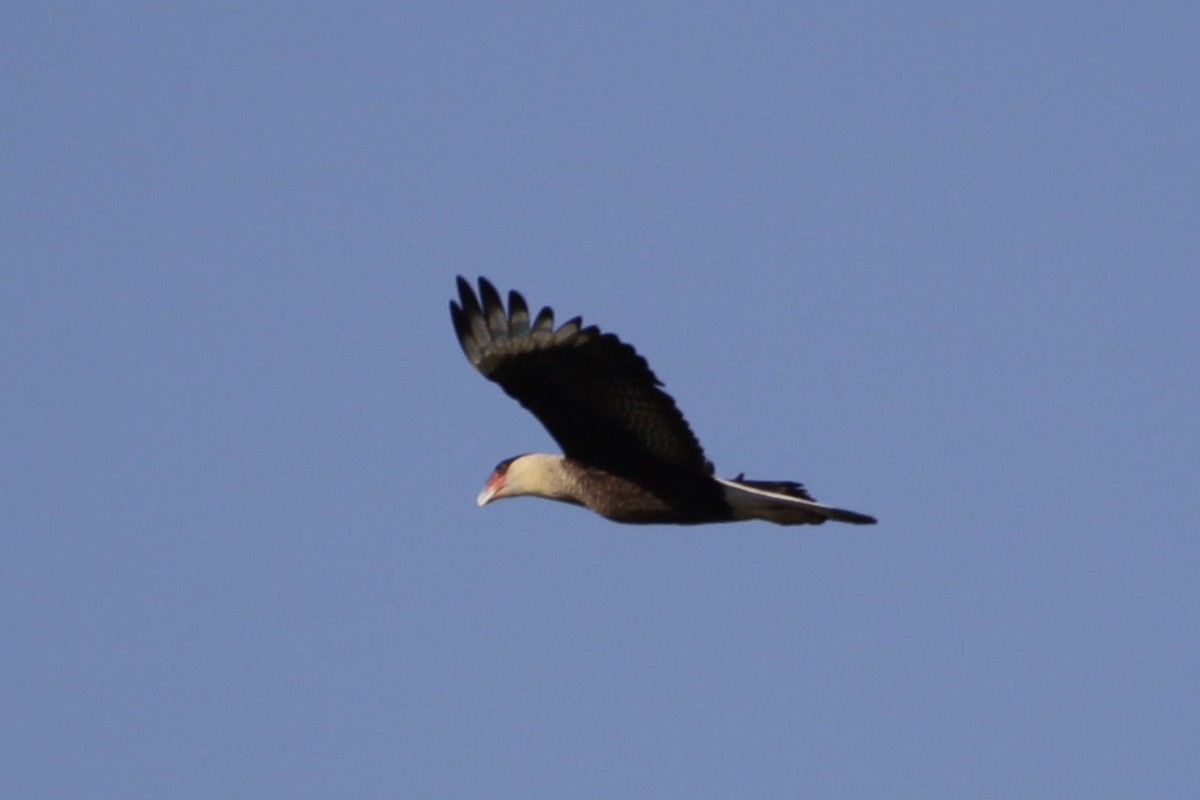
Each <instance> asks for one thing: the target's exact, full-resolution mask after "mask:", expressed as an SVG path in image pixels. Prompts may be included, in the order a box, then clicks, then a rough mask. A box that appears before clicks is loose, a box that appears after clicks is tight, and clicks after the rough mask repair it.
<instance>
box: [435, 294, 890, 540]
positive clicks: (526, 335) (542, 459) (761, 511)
mask: <svg viewBox="0 0 1200 800" xmlns="http://www.w3.org/2000/svg"><path fill="white" fill-rule="evenodd" d="M457 287H458V302H455V301H454V300H451V301H450V316H451V319H452V320H453V323H454V331H455V333H456V334H457V336H458V342H459V344H460V346H461V347H462V350H463V353H464V354H465V355H466V357H467V361H469V362H470V363H471V365H472V366H474V367H475V369H477V370H478V371H479V372H480V373H481V374H482V375H483V376H484V377H485V378H487V379H488V380H490V381H494V382H495V383H497V384H499V385H500V388H501V389H503V390H504V392H505V393H506V394H508V395H509V396H510V397H512V398H513V399H514V400H516V401H517V402H518V403H520V404H521V405H522V406H524V407H525V408H526V409H527V410H528V411H529V412H530V413H532V414H533V415H534V416H535V417H537V419H538V420H539V421H540V422H541V423H542V425H543V426H545V428H546V430H547V431H548V432H549V433H550V436H551V437H552V438H553V439H554V440H555V441H556V442H557V443H558V445H559V446H560V447H561V448H562V455H554V454H550V453H526V454H523V455H518V456H513V457H512V458H507V459H505V460H503V461H501V462H500V463H499V464H497V465H496V468H495V469H494V470H493V471H492V473H491V476H490V477H489V478H488V479H487V482H486V483H485V484H484V487H483V491H481V492H480V493H479V497H478V498H477V500H476V503H477V504H478V505H479V506H484V505H487V504H488V503H490V502H492V501H495V500H500V499H502V498H509V497H519V496H535V497H542V498H547V499H550V500H558V501H561V502H565V503H572V504H575V505H580V506H584V507H585V508H587V509H590V510H591V511H593V512H595V513H597V514H599V515H600V516H602V517H605V518H607V519H609V520H612V521H614V522H621V523H630V524H644V525H645V524H676V525H696V524H702V523H710V522H734V521H740V520H766V521H769V522H773V523H776V524H779V525H820V524H822V523H824V522H825V521H826V520H836V521H838V522H848V523H852V524H855V525H872V524H874V523H875V522H876V520H875V518H874V517H871V516H868V515H867V514H860V513H858V512H857V511H848V510H846V509H842V508H835V507H833V506H828V505H824V504H822V503H818V502H817V501H816V500H815V499H814V498H813V497H812V496H811V495H810V494H809V493H808V492H807V491H806V490H805V488H804V486H803V485H802V484H800V483H797V482H795V481H768V480H747V479H745V476H744V475H745V474H744V473H742V474H739V475H738V476H737V477H736V478H718V477H715V476H714V474H713V473H714V469H713V464H712V462H710V461H709V460H708V459H707V458H706V457H705V455H704V450H703V448H701V446H700V442H699V440H698V439H697V438H696V435H695V434H694V433H693V432H692V429H691V426H689V425H688V423H687V420H685V419H684V416H683V414H682V413H681V412H680V411H679V408H678V407H677V406H676V404H675V400H674V399H672V397H671V396H670V395H669V394H667V393H666V392H665V391H664V390H663V388H662V387H663V383H662V382H661V381H660V380H659V379H658V377H657V376H656V375H655V374H654V373H653V372H652V371H651V369H650V366H649V364H648V363H647V362H646V359H645V358H643V357H642V356H641V355H639V354H638V352H637V351H636V350H635V349H634V348H633V347H632V346H631V345H629V344H626V343H625V342H623V341H621V340H620V339H619V338H617V336H616V335H614V334H612V333H603V332H601V331H600V329H599V328H598V327H596V326H594V325H589V326H587V327H585V326H584V325H583V320H582V318H581V317H574V318H572V319H570V320H568V321H566V322H564V323H563V324H561V325H559V326H558V327H555V321H554V312H553V311H552V310H551V309H550V308H548V307H546V308H542V309H541V311H539V312H538V313H537V314H536V315H534V316H532V317H531V316H530V313H529V306H528V305H527V304H526V302H525V298H524V297H523V296H522V295H521V294H520V293H519V292H517V291H515V290H514V291H510V292H509V294H508V306H507V308H506V307H505V305H504V303H503V301H502V300H501V298H500V293H499V292H498V291H497V290H496V288H495V286H493V285H492V283H491V282H490V281H488V280H487V279H486V278H482V277H481V278H480V279H479V293H478V295H476V293H475V291H474V290H473V289H472V287H471V284H470V283H468V282H467V280H466V279H465V278H463V277H462V276H459V277H458V280H457Z"/></svg>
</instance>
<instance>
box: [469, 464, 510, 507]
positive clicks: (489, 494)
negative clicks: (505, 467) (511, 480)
mask: <svg viewBox="0 0 1200 800" xmlns="http://www.w3.org/2000/svg"><path fill="white" fill-rule="evenodd" d="M503 488H504V475H503V474H501V473H500V472H493V473H492V477H490V478H488V481H487V483H485V484H484V485H483V491H482V492H480V493H479V497H476V498H475V505H477V506H480V507H483V506H486V505H487V504H488V503H490V502H491V501H492V500H494V499H495V497H496V495H497V494H498V493H499V492H500V490H501V489H503Z"/></svg>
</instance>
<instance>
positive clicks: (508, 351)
mask: <svg viewBox="0 0 1200 800" xmlns="http://www.w3.org/2000/svg"><path fill="white" fill-rule="evenodd" d="M458 295H459V300H460V302H461V305H459V304H458V303H454V302H451V303H450V314H451V316H452V317H453V319H454V329H455V331H456V332H457V333H458V340H459V343H460V344H461V345H462V349H463V352H464V353H465V354H466V356H467V360H469V361H470V362H471V363H472V364H474V365H475V367H476V368H477V369H478V370H479V371H480V372H482V373H483V374H484V375H485V376H486V377H487V378H489V379H490V380H493V381H495V382H496V383H498V384H500V386H501V387H502V388H503V389H504V391H505V392H507V393H508V394H509V395H510V396H511V397H513V398H514V399H516V400H517V401H518V402H519V403H520V404H521V405H523V406H524V407H525V408H527V409H529V411H530V412H532V413H533V415H534V416H536V417H537V418H538V419H539V420H540V421H541V423H542V424H543V425H544V426H546V429H547V430H548V431H549V432H550V435H551V436H553V437H554V439H555V441H557V442H558V444H559V446H561V447H562V449H563V453H564V454H566V455H567V456H569V457H571V458H574V459H577V460H579V461H583V462H585V463H589V464H593V465H595V466H599V467H605V468H608V469H611V470H615V471H618V472H622V473H625V474H636V473H640V472H643V471H645V470H652V469H654V468H656V465H658V466H661V465H670V466H673V467H678V468H682V469H685V470H689V471H696V472H700V473H702V474H711V473H712V465H711V464H709V463H708V462H707V461H706V460H705V458H704V451H703V449H702V448H701V447H700V443H699V442H698V441H697V440H696V436H695V434H693V433H692V430H691V428H690V427H689V426H688V424H687V421H686V420H684V418H683V414H681V413H680V412H679V409H678V408H677V407H676V406H675V401H674V400H672V399H671V397H670V395H668V394H667V393H666V392H664V391H662V390H661V389H659V388H658V387H659V386H661V385H662V384H661V382H660V381H659V380H658V378H656V377H655V375H654V373H653V372H651V371H650V367H649V365H647V363H646V360H645V359H644V358H642V357H641V356H640V355H638V353H637V351H636V350H634V349H633V347H631V346H630V345H628V344H625V343H624V342H622V341H621V340H620V339H618V338H617V337H616V336H614V335H613V334H611V333H601V332H600V330H599V329H598V328H596V327H595V326H588V327H586V328H585V327H583V321H582V319H580V318H579V317H575V318H574V319H571V320H569V321H567V322H565V323H563V325H562V326H561V327H559V328H558V329H557V330H556V329H555V328H554V312H553V311H551V310H550V309H549V308H543V309H542V310H541V311H540V312H538V315H537V317H536V318H535V319H534V321H533V323H532V324H530V322H529V309H528V306H526V304H525V299H524V298H523V297H521V295H520V294H519V293H518V292H515V291H514V292H510V293H509V295H508V311H507V313H505V310H504V306H503V304H502V303H501V300H500V295H499V293H498V292H497V291H496V289H495V287H494V286H492V284H491V283H490V282H488V281H487V280H486V279H484V278H480V279H479V296H478V298H477V297H476V295H475V293H474V291H472V289H471V285H470V284H469V283H467V282H466V281H465V280H463V279H462V278H459V279H458ZM481 301H482V302H481Z"/></svg>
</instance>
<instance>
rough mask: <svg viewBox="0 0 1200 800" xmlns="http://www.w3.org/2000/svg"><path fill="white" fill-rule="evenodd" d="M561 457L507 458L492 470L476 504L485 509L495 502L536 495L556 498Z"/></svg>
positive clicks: (538, 455) (532, 456) (543, 455)
mask: <svg viewBox="0 0 1200 800" xmlns="http://www.w3.org/2000/svg"><path fill="white" fill-rule="evenodd" d="M561 460H562V459H561V457H559V456H552V455H548V454H546V453H526V454H525V455H522V456H513V457H512V458H506V459H505V460H503V461H501V462H500V463H499V464H497V465H496V468H495V469H494V470H492V474H491V477H489V478H488V479H487V483H485V484H484V485H483V491H482V492H480V493H479V497H478V498H476V500H475V503H476V504H477V505H480V506H485V505H487V504H488V503H490V502H492V501H493V500H499V499H501V498H504V497H517V496H520V495H523V494H533V495H538V496H540V497H555V496H556V494H557V492H556V491H555V488H556V487H555V485H554V483H555V481H554V478H555V476H556V475H558V472H559V470H558V465H559V462H561Z"/></svg>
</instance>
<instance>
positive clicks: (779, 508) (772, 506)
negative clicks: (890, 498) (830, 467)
mask: <svg viewBox="0 0 1200 800" xmlns="http://www.w3.org/2000/svg"><path fill="white" fill-rule="evenodd" d="M739 478H740V476H739ZM716 481H717V482H718V483H720V484H721V486H723V487H724V489H725V502H726V503H728V504H729V507H730V508H731V509H732V510H733V518H734V519H765V520H767V521H769V522H774V523H777V524H779V525H820V524H821V523H822V522H824V521H825V520H827V519H833V520H837V521H838V522H849V523H852V524H854V525H874V524H875V518H874V517H869V516H867V515H866V514H859V513H858V512H856V511H847V510H846V509H844V508H834V507H833V506H827V505H824V504H822V503H818V502H816V501H815V500H813V499H812V498H810V497H808V495H807V493H806V492H805V491H804V488H803V487H801V486H800V485H799V484H796V483H788V482H768V481H742V480H740V479H738V480H730V479H727V478H717V479H716ZM768 486H769V487H770V488H764V487H768Z"/></svg>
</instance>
